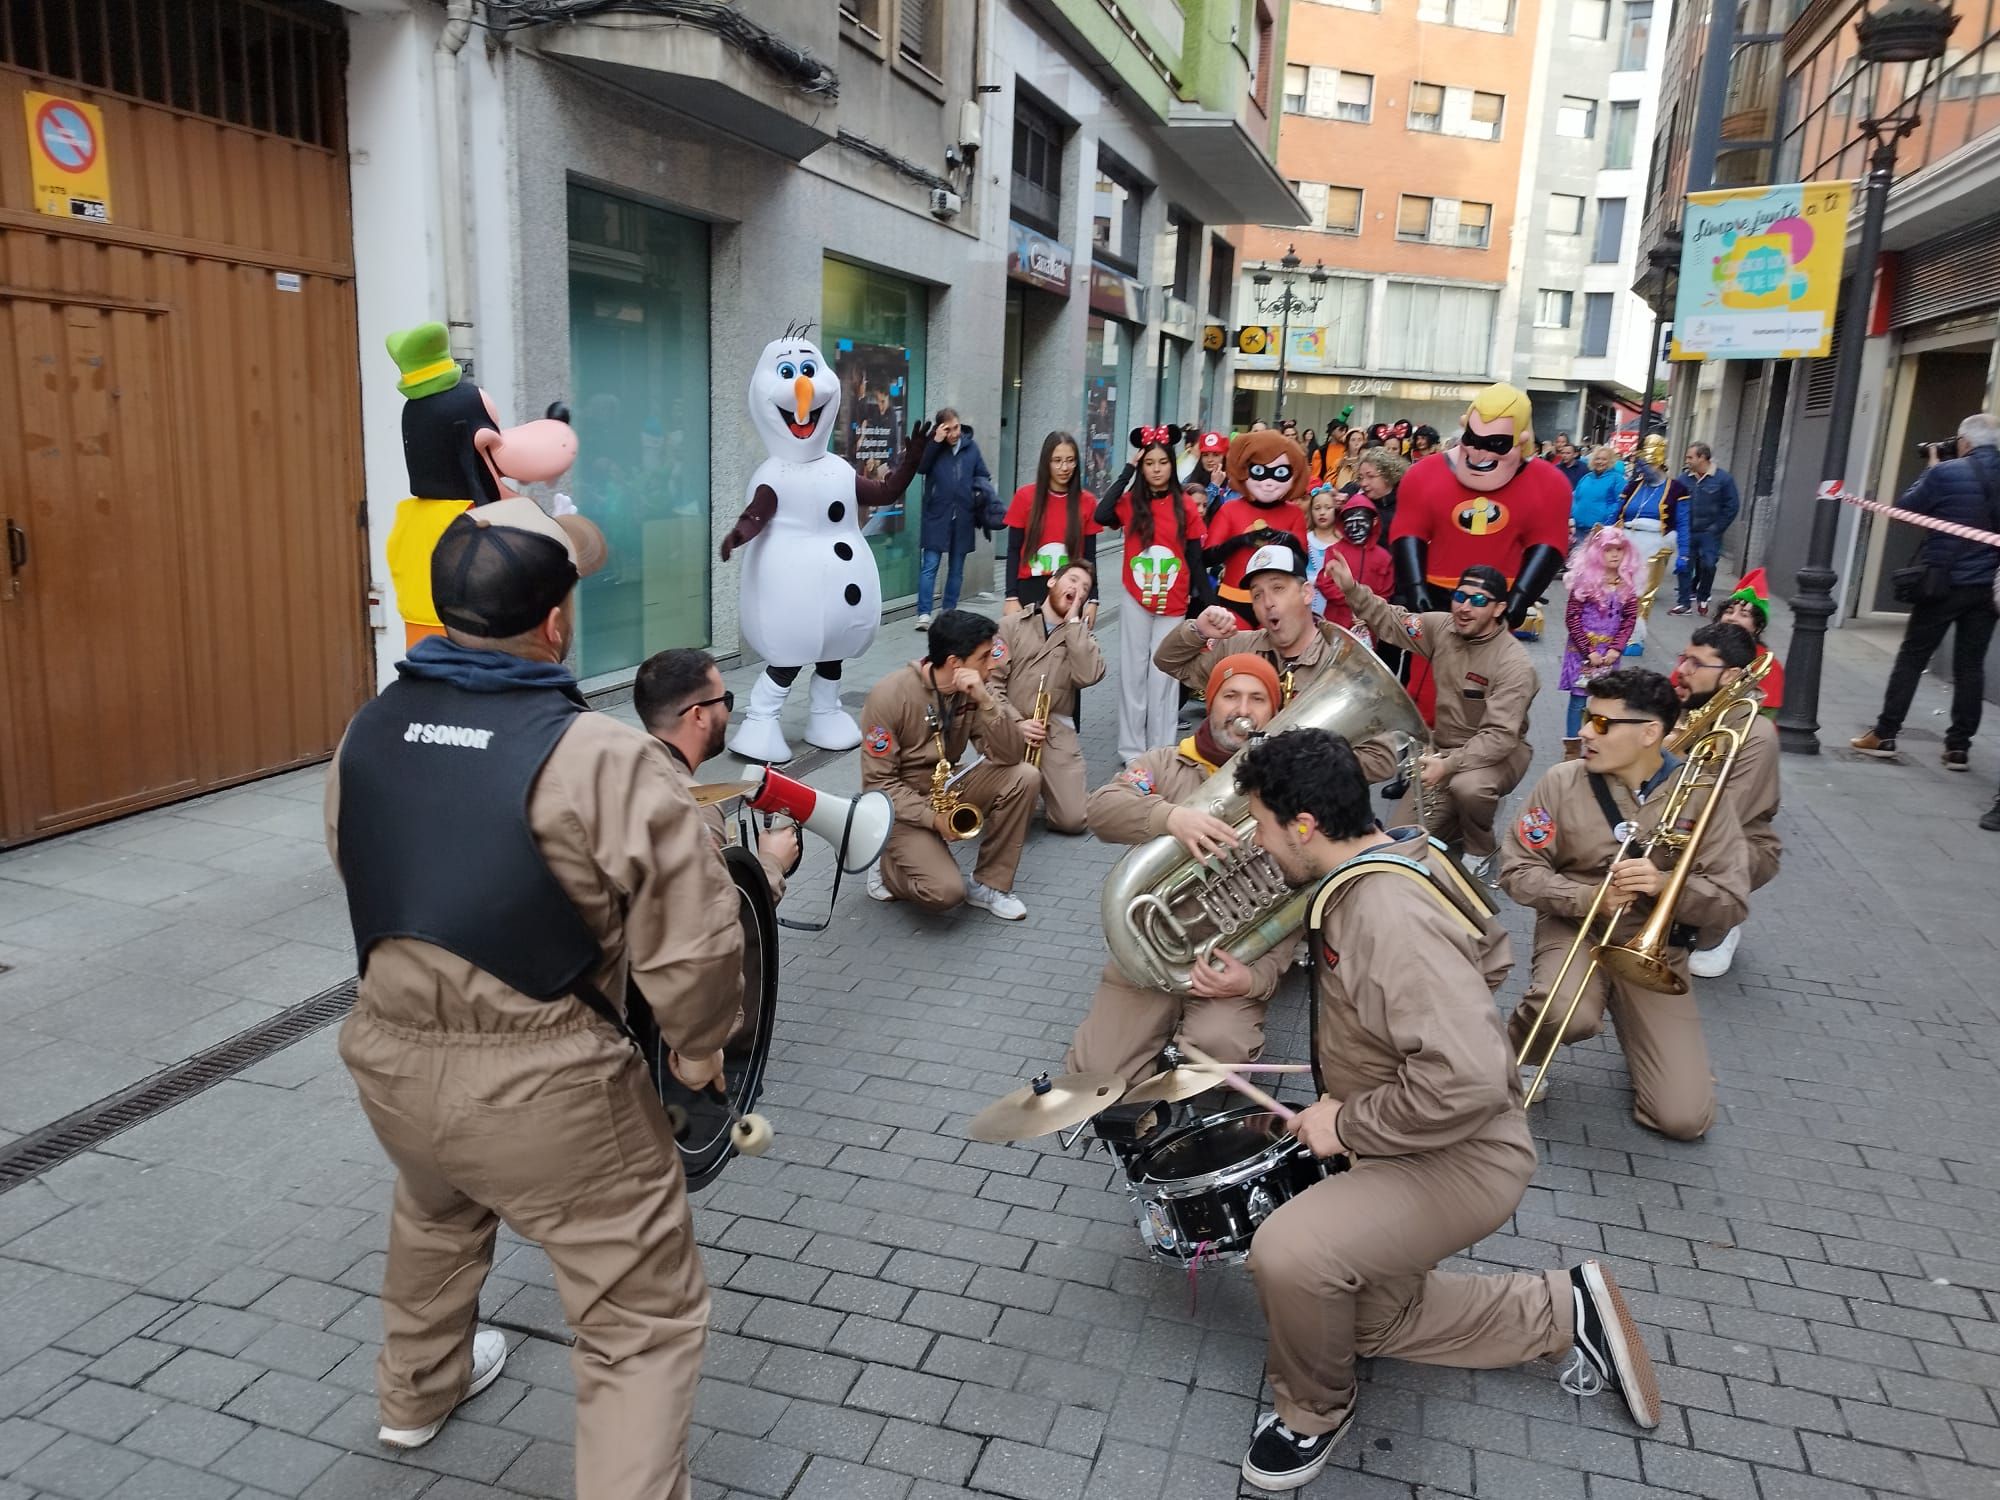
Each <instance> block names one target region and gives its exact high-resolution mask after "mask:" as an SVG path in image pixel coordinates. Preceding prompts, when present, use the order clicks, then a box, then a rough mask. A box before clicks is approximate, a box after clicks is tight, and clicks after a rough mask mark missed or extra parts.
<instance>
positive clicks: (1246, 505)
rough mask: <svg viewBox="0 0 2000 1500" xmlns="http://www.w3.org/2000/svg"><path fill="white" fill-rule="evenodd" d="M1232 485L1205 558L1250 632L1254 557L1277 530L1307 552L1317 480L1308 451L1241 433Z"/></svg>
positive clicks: (1223, 596) (1221, 594)
mask: <svg viewBox="0 0 2000 1500" xmlns="http://www.w3.org/2000/svg"><path fill="white" fill-rule="evenodd" d="M1229 482H1230V483H1231V484H1232V485H1234V486H1235V487H1236V496H1235V498H1234V499H1231V500H1225V501H1224V502H1223V504H1222V508H1221V509H1220V510H1218V511H1217V512H1216V513H1215V518H1214V519H1213V520H1211V521H1210V522H1209V523H1208V532H1207V534H1206V535H1205V536H1204V537H1203V538H1202V556H1203V557H1205V558H1206V559H1207V560H1208V564H1209V566H1210V567H1211V568H1213V567H1218V566H1219V567H1220V568H1221V569H1222V574H1221V576H1220V578H1218V579H1217V580H1216V585H1215V593H1216V597H1217V599H1218V600H1219V601H1220V602H1221V603H1222V604H1223V605H1225V606H1227V607H1228V608H1230V609H1233V610H1234V611H1236V614H1237V616H1238V617H1239V618H1240V619H1241V620H1242V621H1243V624H1244V626H1245V628H1246V629H1255V628H1256V626H1257V611H1256V610H1255V609H1254V608H1252V607H1251V604H1250V590H1249V589H1247V588H1246V587H1244V584H1243V569H1244V567H1245V566H1246V565H1247V564H1248V563H1249V561H1250V554H1251V553H1253V552H1255V551H1256V550H1257V549H1258V548H1259V547H1260V546H1262V545H1263V544H1264V543H1266V542H1268V541H1270V540H1271V537H1270V533H1271V532H1273V531H1288V532H1290V533H1291V534H1292V536H1293V538H1294V539H1295V540H1296V541H1297V542H1298V544H1299V551H1300V552H1301V553H1304V552H1305V551H1306V550H1307V540H1306V536H1307V526H1306V513H1305V510H1304V501H1305V498H1306V491H1307V490H1309V489H1310V488H1311V487H1312V478H1311V476H1310V475H1308V474H1307V473H1306V455H1305V450H1304V449H1302V448H1301V447H1299V445H1298V444H1297V443H1295V442H1293V441H1292V439H1290V438H1288V437H1286V436H1285V435H1284V434H1283V433H1282V432H1273V431H1271V430H1270V429H1269V428H1266V429H1265V430H1264V431H1262V432H1245V433H1240V434H1238V436H1237V437H1235V438H1234V439H1232V440H1231V442H1230V444H1229ZM1565 524H1567V523H1565Z"/></svg>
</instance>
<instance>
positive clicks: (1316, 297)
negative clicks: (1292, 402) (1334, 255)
mask: <svg viewBox="0 0 2000 1500" xmlns="http://www.w3.org/2000/svg"><path fill="white" fill-rule="evenodd" d="M1303 264H1304V262H1303V261H1301V260H1300V259H1299V252H1298V247H1297V246H1296V245H1287V246H1285V253H1284V254H1283V255H1282V256H1280V257H1279V258H1278V274H1277V277H1276V278H1275V279H1276V280H1277V281H1279V282H1280V283H1282V284H1283V286H1284V288H1285V289H1284V290H1283V291H1282V292H1280V293H1279V294H1278V295H1277V296H1275V297H1273V296H1271V295H1270V287H1271V282H1272V280H1273V277H1272V275H1271V268H1270V267H1269V266H1259V267H1258V268H1257V269H1256V271H1255V272H1253V273H1252V275H1251V277H1250V286H1251V295H1252V296H1253V297H1255V298H1256V301H1257V316H1258V317H1260V318H1265V317H1269V316H1270V315H1271V314H1272V313H1274V312H1275V313H1278V314H1280V315H1281V320H1282V329H1281V331H1280V332H1279V334H1278V397H1277V402H1276V409H1275V410H1274V411H1273V413H1272V417H1271V420H1272V425H1274V426H1275V425H1276V424H1277V423H1278V422H1279V421H1281V420H1282V419H1283V418H1284V415H1285V360H1286V356H1287V355H1288V354H1289V353H1290V352H1291V342H1292V314H1293V313H1298V314H1299V315H1300V316H1302V317H1303V316H1306V315H1309V314H1311V313H1316V312H1318V311H1319V304H1320V299H1321V298H1323V297H1324V296H1325V295H1326V284H1327V282H1328V281H1329V280H1331V279H1332V278H1330V277H1329V276H1328V275H1327V274H1326V262H1325V261H1323V260H1316V261H1314V262H1313V268H1312V269H1311V270H1310V271H1308V272H1306V282H1307V284H1308V285H1310V286H1311V287H1312V290H1311V291H1310V292H1308V293H1306V295H1304V296H1303V297H1302V296H1300V295H1299V294H1298V293H1297V292H1295V291H1293V290H1292V288H1293V287H1295V286H1296V285H1298V280H1299V267H1300V266H1301V265H1303Z"/></svg>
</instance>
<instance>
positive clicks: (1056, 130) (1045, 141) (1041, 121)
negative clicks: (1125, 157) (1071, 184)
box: [1011, 94, 1068, 238]
mask: <svg viewBox="0 0 2000 1500" xmlns="http://www.w3.org/2000/svg"><path fill="white" fill-rule="evenodd" d="M1067 133H1068V132H1067V131H1066V130H1064V128H1063V124H1062V121H1061V120H1059V119H1057V118H1056V116H1055V114H1054V113H1053V112H1052V111H1050V110H1048V109H1045V108H1043V107H1042V106H1041V105H1039V104H1037V103H1036V102H1035V101H1034V100H1032V99H1030V98H1029V97H1028V96H1027V95H1026V94H1021V95H1018V96H1017V97H1016V98H1015V100H1014V183H1013V198H1012V201H1011V208H1012V212H1013V215H1014V217H1015V218H1016V219H1019V220H1020V221H1021V222H1022V223H1023V224H1026V225H1027V226H1028V227H1029V228H1030V229H1039V230H1041V231H1042V233H1043V234H1052V235H1055V236H1057V237H1058V238H1060V237H1061V235H1062V229H1061V227H1060V224H1061V220H1062V159H1063V138H1064V136H1065V135H1066V134H1067Z"/></svg>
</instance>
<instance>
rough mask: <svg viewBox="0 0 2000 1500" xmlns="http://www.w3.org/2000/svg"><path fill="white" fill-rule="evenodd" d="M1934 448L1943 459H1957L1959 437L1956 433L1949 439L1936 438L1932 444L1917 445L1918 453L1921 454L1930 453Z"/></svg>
mask: <svg viewBox="0 0 2000 1500" xmlns="http://www.w3.org/2000/svg"><path fill="white" fill-rule="evenodd" d="M1933 448H1935V449H1937V451H1938V453H1939V455H1940V456H1941V457H1944V458H1957V457H1958V435H1957V434H1956V433H1954V434H1952V436H1950V437H1948V438H1934V439H1932V440H1931V441H1930V442H1927V443H1918V444H1917V452H1919V453H1928V452H1930V451H1931V449H1933Z"/></svg>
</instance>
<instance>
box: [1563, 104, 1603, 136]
mask: <svg viewBox="0 0 2000 1500" xmlns="http://www.w3.org/2000/svg"><path fill="white" fill-rule="evenodd" d="M1556 134H1557V135H1566V136H1568V137H1569V138H1570V139H1572V140H1578V141H1587V140H1589V139H1590V138H1591V137H1592V136H1594V135H1596V134H1597V101H1596V100H1595V99H1583V98H1579V97H1578V96H1577V95H1575V94H1564V95H1563V96H1562V98H1561V99H1560V100H1558V101H1557V103H1556Z"/></svg>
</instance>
